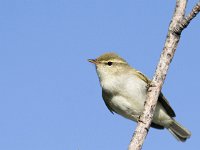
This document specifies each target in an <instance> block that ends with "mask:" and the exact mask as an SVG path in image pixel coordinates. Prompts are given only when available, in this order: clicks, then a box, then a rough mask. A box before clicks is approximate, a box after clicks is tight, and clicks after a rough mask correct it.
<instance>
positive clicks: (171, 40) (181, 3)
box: [129, 0, 200, 150]
mask: <svg viewBox="0 0 200 150" xmlns="http://www.w3.org/2000/svg"><path fill="white" fill-rule="evenodd" d="M186 5H187V0H176V7H175V11H174V14H173V17H172V20H171V22H170V25H169V29H168V34H167V38H166V41H165V45H164V48H163V51H162V53H161V56H160V60H159V62H158V65H157V68H156V72H155V74H154V77H153V80H152V82H151V84H150V86H149V88H148V92H147V99H146V101H145V106H144V111H143V114H142V115H141V116H140V118H139V120H138V125H137V128H136V130H135V133H134V135H133V137H132V139H131V142H130V145H129V150H140V149H141V148H142V144H143V142H144V140H145V137H146V135H147V133H148V130H149V127H150V125H151V121H152V119H153V114H154V111H155V108H156V104H157V99H158V96H159V94H160V91H161V89H162V85H163V83H164V80H165V78H166V75H167V71H168V69H169V64H170V62H171V61H172V58H173V56H174V53H175V51H176V48H177V45H178V42H179V40H180V35H181V32H182V30H183V29H185V28H186V27H187V25H188V24H189V23H190V21H191V20H192V19H193V18H194V17H195V16H196V15H197V14H198V13H199V11H200V2H199V3H198V4H197V5H196V6H195V7H194V8H193V10H192V12H191V13H190V14H189V15H188V16H187V17H185V18H184V15H185V8H186Z"/></svg>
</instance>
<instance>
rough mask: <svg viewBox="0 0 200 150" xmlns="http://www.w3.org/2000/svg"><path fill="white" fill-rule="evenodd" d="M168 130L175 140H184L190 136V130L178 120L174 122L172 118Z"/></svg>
mask: <svg viewBox="0 0 200 150" xmlns="http://www.w3.org/2000/svg"><path fill="white" fill-rule="evenodd" d="M168 130H169V132H170V133H171V134H172V135H173V136H174V137H175V138H176V139H177V140H179V141H181V142H185V141H186V140H187V139H188V138H189V137H190V136H191V132H190V131H189V130H187V129H186V128H184V127H183V126H181V125H180V124H179V123H178V122H176V120H173V122H172V124H171V125H170V127H169V128H168Z"/></svg>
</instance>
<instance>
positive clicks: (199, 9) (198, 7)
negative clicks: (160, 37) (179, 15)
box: [175, 1, 200, 34]
mask: <svg viewBox="0 0 200 150" xmlns="http://www.w3.org/2000/svg"><path fill="white" fill-rule="evenodd" d="M199 12H200V1H199V2H198V3H197V4H196V5H195V6H194V8H193V9H192V11H191V12H190V13H189V15H188V16H186V17H184V18H183V19H182V20H181V22H180V23H179V24H177V26H176V27H175V32H176V33H178V34H180V33H181V32H182V30H183V29H185V28H186V27H187V26H188V25H189V23H190V21H191V20H192V19H193V18H194V17H196V15H197V14H198V13H199Z"/></svg>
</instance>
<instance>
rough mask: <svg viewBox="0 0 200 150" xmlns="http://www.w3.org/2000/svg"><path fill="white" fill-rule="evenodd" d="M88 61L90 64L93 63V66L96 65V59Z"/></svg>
mask: <svg viewBox="0 0 200 150" xmlns="http://www.w3.org/2000/svg"><path fill="white" fill-rule="evenodd" d="M88 61H89V62H91V63H93V64H96V63H97V61H96V59H88Z"/></svg>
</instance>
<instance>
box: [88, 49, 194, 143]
mask: <svg viewBox="0 0 200 150" xmlns="http://www.w3.org/2000/svg"><path fill="white" fill-rule="evenodd" d="M88 61H89V62H91V63H93V64H95V66H96V71H97V75H98V77H99V81H100V84H101V87H102V96H103V100H104V102H105V104H106V106H107V107H108V109H109V110H110V112H111V113H114V112H115V113H117V114H119V115H121V116H123V117H125V118H128V119H130V120H133V121H137V120H138V118H139V116H140V115H141V114H142V112H143V109H144V102H145V100H146V97H147V88H148V85H149V83H150V82H151V81H150V80H149V79H148V78H147V77H146V76H145V75H143V74H142V73H141V72H139V71H137V70H136V69H134V68H132V67H131V66H129V64H128V63H127V62H126V61H125V60H124V59H123V58H121V57H120V56H118V55H117V54H115V53H106V54H103V55H101V56H100V57H98V58H97V59H89V60H88ZM174 117H175V113H174V111H173V109H172V108H171V106H170V105H169V102H168V101H167V99H166V98H165V97H164V95H163V94H162V93H160V96H159V98H158V103H157V105H156V109H155V112H154V116H153V120H152V123H151V127H153V128H157V129H164V128H166V129H168V130H169V131H170V133H172V135H173V136H174V137H175V138H176V139H178V140H179V141H182V142H184V141H186V140H187V139H188V138H189V137H190V136H191V133H190V131H188V130H187V129H186V128H184V127H183V126H181V125H180V124H179V123H178V122H176V120H175V119H174Z"/></svg>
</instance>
